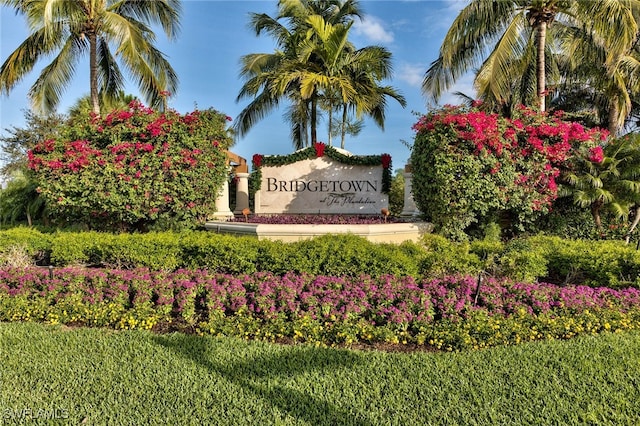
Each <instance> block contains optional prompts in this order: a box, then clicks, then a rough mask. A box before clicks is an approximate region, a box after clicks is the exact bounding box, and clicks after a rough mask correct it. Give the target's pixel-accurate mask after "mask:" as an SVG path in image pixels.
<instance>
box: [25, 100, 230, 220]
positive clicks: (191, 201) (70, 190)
mask: <svg viewBox="0 0 640 426" xmlns="http://www.w3.org/2000/svg"><path fill="white" fill-rule="evenodd" d="M229 119H230V118H229V117H227V116H226V115H224V114H221V113H219V112H217V111H214V110H204V111H193V112H190V113H188V114H184V115H182V114H179V113H177V112H175V111H167V112H158V111H154V110H152V109H150V108H147V107H145V106H143V105H142V104H141V103H139V102H138V101H133V102H131V104H130V105H129V108H128V109H126V110H121V111H113V112H111V113H109V114H107V115H106V116H102V117H99V116H91V117H86V118H78V119H75V120H74V121H72V122H71V123H69V124H68V125H66V126H65V127H64V129H63V131H62V136H61V138H60V139H58V140H53V139H50V140H45V141H41V142H40V143H38V144H36V145H35V147H34V148H33V149H32V150H31V151H29V153H28V160H29V162H28V165H29V168H30V169H31V170H33V172H34V173H35V177H36V179H37V181H38V184H39V187H38V191H39V192H40V194H41V195H42V196H43V197H44V199H45V200H46V202H47V206H48V209H49V211H50V213H51V215H52V217H53V218H55V219H58V220H59V221H61V222H64V221H70V222H73V221H80V222H84V223H88V224H90V225H91V226H92V228H94V229H119V230H121V229H138V230H140V229H142V230H144V229H145V228H146V227H147V226H149V225H152V224H154V223H161V224H172V223H173V224H176V223H177V224H183V225H187V226H189V227H193V226H195V225H196V224H197V223H198V222H203V221H204V220H206V218H207V216H209V215H211V214H212V213H214V212H215V199H216V198H217V194H218V192H219V189H220V187H221V185H222V183H223V182H224V181H225V179H226V178H227V174H228V173H227V169H226V163H225V162H226V156H225V153H224V150H225V149H227V148H228V147H229V146H230V145H231V143H232V139H231V137H230V134H229V131H228V128H227V125H228V121H229Z"/></svg>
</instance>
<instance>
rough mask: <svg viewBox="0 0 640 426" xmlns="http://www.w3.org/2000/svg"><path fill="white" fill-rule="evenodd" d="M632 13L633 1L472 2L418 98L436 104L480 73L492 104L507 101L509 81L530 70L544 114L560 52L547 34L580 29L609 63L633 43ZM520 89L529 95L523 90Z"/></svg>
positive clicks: (453, 28) (447, 39) (478, 82)
mask: <svg viewBox="0 0 640 426" xmlns="http://www.w3.org/2000/svg"><path fill="white" fill-rule="evenodd" d="M636 7H637V1H636V0H599V1H593V0H501V1H489V0H472V1H471V3H470V4H469V5H467V6H466V7H465V8H464V9H463V10H462V11H461V12H460V14H459V15H458V17H457V18H456V19H455V20H454V22H453V24H452V26H451V28H450V29H449V31H448V33H447V35H446V36H445V39H444V41H443V43H442V46H441V48H440V55H439V57H438V59H436V60H435V61H434V62H433V63H432V64H431V66H430V68H429V69H428V71H427V72H426V74H425V78H424V80H423V84H422V89H423V92H424V93H425V94H426V95H428V96H430V97H431V98H433V99H434V100H436V101H437V100H438V99H439V97H440V96H441V95H442V93H443V92H444V91H446V90H447V89H448V88H449V87H450V86H451V85H453V84H454V83H455V81H456V80H457V79H458V78H459V77H461V76H462V75H463V74H465V73H466V72H467V71H469V70H470V69H471V68H473V67H479V70H478V76H480V79H476V85H480V86H481V89H482V88H484V89H485V90H487V89H488V88H490V91H491V92H490V93H491V95H492V97H493V98H495V99H496V100H497V101H501V100H506V99H510V98H511V93H513V90H514V87H513V82H514V80H513V78H512V77H513V76H514V75H517V73H520V74H522V73H525V72H526V71H528V70H530V69H534V70H535V83H536V86H535V92H534V97H535V102H536V103H537V106H538V108H539V110H540V111H544V110H545V109H546V104H545V97H546V95H547V83H546V79H545V78H546V75H547V74H546V73H547V72H549V66H548V64H547V59H549V58H550V57H551V55H553V54H554V53H555V51H556V49H558V48H559V46H558V44H557V43H556V40H554V39H553V35H554V32H552V33H550V35H551V36H552V37H551V42H549V41H548V39H549V37H548V35H549V34H548V31H549V30H550V29H551V28H555V27H562V26H568V25H570V26H583V27H584V28H585V29H586V30H587V31H588V32H589V33H590V34H593V35H594V39H597V40H599V43H601V44H602V45H603V46H606V49H607V53H608V56H607V62H610V61H612V60H614V59H613V58H615V57H616V56H618V55H620V53H621V52H624V51H625V50H627V49H628V47H629V46H630V45H631V44H632V43H633V41H634V40H635V38H636V34H637V31H638V26H637V24H636V20H635V19H634V16H633V10H634V9H635V8H636ZM552 24H553V25H552ZM486 53H488V56H487V57H486V59H485V60H484V61H483V62H482V63H481V60H482V59H483V57H484V55H485V54H486ZM532 65H533V66H532ZM528 75H531V74H528ZM523 81H528V82H531V81H533V79H531V78H526V79H524V80H523ZM520 87H521V88H522V87H526V88H527V90H530V86H529V85H528V84H527V85H526V86H520ZM522 90H524V89H522ZM522 98H523V99H524V100H526V98H527V96H523V97H522Z"/></svg>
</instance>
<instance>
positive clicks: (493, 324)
mask: <svg viewBox="0 0 640 426" xmlns="http://www.w3.org/2000/svg"><path fill="white" fill-rule="evenodd" d="M476 291H477V282H476V279H475V278H474V277H462V276H457V277H456V276H452V277H447V278H444V279H438V280H423V281H418V280H415V279H414V278H411V277H395V276H382V277H379V278H370V277H366V276H362V277H359V278H347V277H342V278H341V277H328V276H311V275H299V274H291V273H289V274H285V275H284V276H277V275H274V274H271V273H264V272H261V273H256V274H252V275H240V276H233V275H225V274H217V273H212V272H208V271H204V270H179V271H176V272H152V271H149V270H147V269H135V270H127V271H124V270H101V269H77V268H65V269H58V270H55V272H54V274H53V278H50V277H49V271H46V270H42V269H39V268H31V269H13V270H10V269H7V270H2V271H0V320H3V321H21V320H24V321H45V322H49V323H63V324H80V325H94V326H110V327H115V328H120V329H129V328H146V329H151V328H154V327H156V328H159V329H167V328H169V329H171V328H175V327H180V328H181V329H185V327H186V328H188V329H190V330H193V331H196V332H200V333H212V334H220V335H229V336H240V337H243V338H257V339H267V340H274V341H275V340H287V341H299V342H315V343H321V344H328V345H331V344H345V343H346V344H353V343H378V342H385V343H394V344H395V343H406V344H415V345H424V346H427V347H435V348H437V349H446V350H458V349H465V348H479V347H487V346H494V345H500V344H514V343H519V342H523V341H532V340H540V339H552V338H570V337H573V336H575V335H579V334H586V333H598V332H601V331H620V330H628V329H639V328H640V290H638V289H634V288H628V289H620V290H613V289H609V288H592V287H584V286H566V287H560V286H555V285H551V284H522V283H514V282H512V281H508V280H495V279H487V280H485V281H484V282H483V283H482V286H481V287H480V292H479V295H478V298H477V304H475V303H474V301H475V293H476Z"/></svg>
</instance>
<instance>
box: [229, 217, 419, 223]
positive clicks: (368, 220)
mask: <svg viewBox="0 0 640 426" xmlns="http://www.w3.org/2000/svg"><path fill="white" fill-rule="evenodd" d="M230 221H231V222H249V223H265V224H270V225H299V224H303V225H371V224H377V223H406V222H411V221H412V220H411V219H405V218H400V217H395V216H383V215H382V214H380V215H327V214H325V215H322V214H289V215H265V216H256V215H249V216H247V217H246V218H245V217H236V218H233V219H231V220H230Z"/></svg>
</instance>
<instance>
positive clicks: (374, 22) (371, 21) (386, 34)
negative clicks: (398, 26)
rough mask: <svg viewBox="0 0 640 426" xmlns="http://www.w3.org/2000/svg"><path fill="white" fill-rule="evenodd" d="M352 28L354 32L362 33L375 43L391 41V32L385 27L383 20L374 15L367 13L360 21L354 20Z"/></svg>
mask: <svg viewBox="0 0 640 426" xmlns="http://www.w3.org/2000/svg"><path fill="white" fill-rule="evenodd" d="M353 29H354V31H355V33H356V34H358V35H363V36H364V37H366V38H367V39H369V40H370V41H372V42H375V43H391V42H393V32H391V31H388V30H387V29H385V25H384V22H383V21H382V20H381V19H378V18H376V17H375V16H371V15H367V16H365V17H364V18H363V19H362V21H359V20H356V21H355V22H354V23H353Z"/></svg>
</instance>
